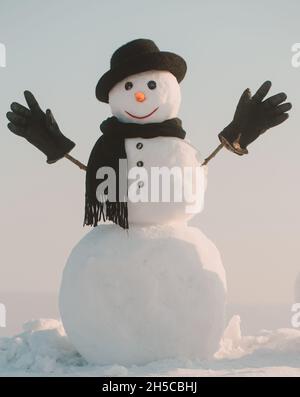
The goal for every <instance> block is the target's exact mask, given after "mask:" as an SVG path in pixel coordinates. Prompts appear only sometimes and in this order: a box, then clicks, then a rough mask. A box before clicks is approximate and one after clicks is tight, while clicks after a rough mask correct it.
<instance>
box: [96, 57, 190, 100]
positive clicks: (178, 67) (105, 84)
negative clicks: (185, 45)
mask: <svg viewBox="0 0 300 397" xmlns="http://www.w3.org/2000/svg"><path fill="white" fill-rule="evenodd" d="M186 69H187V66H186V62H185V60H184V59H183V58H182V57H180V56H179V55H177V54H174V53H172V52H167V51H161V52H150V53H146V54H140V55H138V56H136V57H132V58H130V59H129V60H127V61H125V62H123V63H122V64H120V65H119V66H118V67H116V68H112V69H110V70H109V71H108V72H106V73H105V74H104V75H103V76H102V77H101V78H100V80H99V81H98V84H97V86H96V97H97V99H99V101H101V102H105V103H108V98H109V96H108V94H109V91H110V90H111V89H112V88H113V86H114V85H116V84H117V83H119V82H120V81H122V80H123V79H125V78H126V77H128V76H132V75H133V74H137V73H142V72H146V71H147V70H166V71H168V72H170V73H172V74H173V75H174V76H175V77H176V79H177V81H178V83H180V81H181V80H183V78H184V76H185V73H186Z"/></svg>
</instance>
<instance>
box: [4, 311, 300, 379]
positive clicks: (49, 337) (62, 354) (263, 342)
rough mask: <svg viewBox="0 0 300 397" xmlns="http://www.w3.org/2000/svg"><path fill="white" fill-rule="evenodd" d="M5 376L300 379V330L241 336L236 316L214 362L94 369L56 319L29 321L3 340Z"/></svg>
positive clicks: (174, 361) (177, 361)
mask: <svg viewBox="0 0 300 397" xmlns="http://www.w3.org/2000/svg"><path fill="white" fill-rule="evenodd" d="M0 375H1V376H300V330H297V329H290V328H283V329H277V330H274V331H267V330H264V331H261V332H260V333H258V334H257V335H255V336H243V335H241V330H240V317H239V316H233V317H232V319H231V321H230V323H229V325H228V327H227V329H226V331H225V333H224V337H223V340H222V342H221V346H220V350H219V351H218V352H217V353H216V355H215V358H214V359H213V360H211V361H208V362H203V361H202V362H200V361H197V360H194V361H190V360H185V359H170V360H162V361H156V362H152V363H149V364H147V365H144V366H130V367H124V366H120V365H117V364H115V365H110V366H93V365H90V364H88V363H87V362H86V361H85V360H84V359H83V358H82V357H81V356H80V355H79V354H78V353H77V352H76V351H75V350H74V348H73V347H72V345H71V344H70V342H69V341H68V338H67V336H66V335H65V332H64V329H63V327H62V325H61V323H60V322H59V321H58V320H51V319H40V320H36V321H31V322H28V323H26V324H25V325H24V327H23V332H22V333H21V334H19V335H16V336H14V337H6V338H1V339H0Z"/></svg>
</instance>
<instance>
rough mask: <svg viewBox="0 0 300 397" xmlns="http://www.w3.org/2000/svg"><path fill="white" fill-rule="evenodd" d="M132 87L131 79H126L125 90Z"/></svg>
mask: <svg viewBox="0 0 300 397" xmlns="http://www.w3.org/2000/svg"><path fill="white" fill-rule="evenodd" d="M132 87H133V84H132V82H131V81H127V83H125V90H126V91H128V90H131V88H132Z"/></svg>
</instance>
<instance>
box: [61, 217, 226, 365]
mask: <svg viewBox="0 0 300 397" xmlns="http://www.w3.org/2000/svg"><path fill="white" fill-rule="evenodd" d="M225 290H226V281H225V273H224V269H223V266H222V262H221V259H220V256H219V253H218V251H217V249H216V247H215V246H214V245H213V243H212V242H211V241H210V240H208V239H207V237H205V236H204V235H203V233H202V232H201V231H200V230H199V229H196V228H194V227H188V226H185V225H182V224H181V225H176V226H175V225H173V226H172V225H166V226H148V227H137V226H133V225H131V226H130V229H129V231H128V232H126V231H124V230H123V229H121V228H120V227H118V226H116V225H100V226H98V227H96V228H94V229H93V230H92V231H91V232H89V233H88V234H87V235H86V236H85V237H84V238H83V239H82V240H81V241H80V242H79V243H78V244H77V246H76V247H75V248H74V249H73V251H72V253H71V255H70V257H69V259H68V262H67V264H66V267H65V270H64V274H63V280H62V286H61V291H60V311H61V316H62V320H63V325H64V327H65V330H66V332H67V334H68V336H69V338H70V340H71V342H72V343H73V345H74V346H75V348H76V349H77V350H78V351H79V352H80V353H81V354H82V355H83V356H84V357H85V358H86V359H87V360H88V361H89V362H92V363H96V364H100V365H105V364H115V363H117V364H122V365H131V364H144V363H147V362H150V361H155V360H159V359H164V358H174V357H185V358H189V359H194V358H200V359H206V358H209V357H210V356H211V355H212V354H213V353H215V352H216V351H217V350H218V347H219V341H220V338H221V336H222V332H223V328H224V305H225Z"/></svg>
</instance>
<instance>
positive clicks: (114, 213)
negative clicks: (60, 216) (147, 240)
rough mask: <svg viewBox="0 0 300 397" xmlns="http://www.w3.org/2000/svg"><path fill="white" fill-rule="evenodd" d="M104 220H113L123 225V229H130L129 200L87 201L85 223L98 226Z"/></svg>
mask: <svg viewBox="0 0 300 397" xmlns="http://www.w3.org/2000/svg"><path fill="white" fill-rule="evenodd" d="M101 220H103V222H106V220H109V221H112V222H114V223H115V224H117V225H119V226H121V227H122V228H123V229H128V206H127V202H114V203H111V202H109V201H108V200H107V201H105V202H98V201H97V202H96V203H91V202H89V201H86V203H85V215H84V223H83V225H87V226H94V227H95V226H97V225H98V223H99V222H100V221H101Z"/></svg>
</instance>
